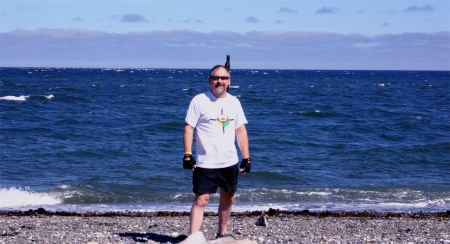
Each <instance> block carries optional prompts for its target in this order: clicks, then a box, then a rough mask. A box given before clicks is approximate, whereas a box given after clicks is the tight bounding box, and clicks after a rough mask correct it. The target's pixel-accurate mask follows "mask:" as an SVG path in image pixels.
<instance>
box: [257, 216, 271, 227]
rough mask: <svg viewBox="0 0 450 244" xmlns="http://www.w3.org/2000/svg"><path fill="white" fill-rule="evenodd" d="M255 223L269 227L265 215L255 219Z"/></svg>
mask: <svg viewBox="0 0 450 244" xmlns="http://www.w3.org/2000/svg"><path fill="white" fill-rule="evenodd" d="M256 225H258V226H265V227H269V221H268V220H267V215H262V216H260V217H259V218H258V220H257V221H256Z"/></svg>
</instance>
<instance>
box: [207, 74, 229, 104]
mask: <svg viewBox="0 0 450 244" xmlns="http://www.w3.org/2000/svg"><path fill="white" fill-rule="evenodd" d="M212 77H215V78H218V77H228V79H222V78H219V79H214V78H211V77H209V84H210V85H211V92H212V93H213V95H214V96H215V97H217V98H224V97H225V96H226V95H227V88H228V86H229V85H230V76H229V74H228V71H227V70H226V69H225V68H222V67H219V68H217V69H215V70H214V71H213V75H212Z"/></svg>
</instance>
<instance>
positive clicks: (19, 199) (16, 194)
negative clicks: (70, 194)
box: [0, 187, 62, 209]
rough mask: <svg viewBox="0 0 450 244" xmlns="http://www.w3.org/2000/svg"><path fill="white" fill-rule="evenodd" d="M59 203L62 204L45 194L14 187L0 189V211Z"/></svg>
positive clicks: (57, 199) (55, 198)
mask: <svg viewBox="0 0 450 244" xmlns="http://www.w3.org/2000/svg"><path fill="white" fill-rule="evenodd" d="M60 203H62V199H59V198H58V197H57V196H54V195H51V194H47V193H37V192H32V191H28V190H27V189H23V188H15V187H10V188H2V189H0V209H5V208H16V207H25V206H30V207H32V206H41V205H56V204H60Z"/></svg>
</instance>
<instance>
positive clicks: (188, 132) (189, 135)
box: [183, 123, 194, 153]
mask: <svg viewBox="0 0 450 244" xmlns="http://www.w3.org/2000/svg"><path fill="white" fill-rule="evenodd" d="M193 140H194V127H192V126H190V125H189V124H187V123H186V124H185V125H184V135H183V142H184V152H185V153H186V152H192V141H193Z"/></svg>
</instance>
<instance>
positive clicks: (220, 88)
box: [213, 85, 228, 95]
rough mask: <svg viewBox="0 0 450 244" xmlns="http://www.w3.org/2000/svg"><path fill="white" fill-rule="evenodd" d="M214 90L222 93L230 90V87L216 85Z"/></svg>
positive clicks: (219, 93) (218, 93)
mask: <svg viewBox="0 0 450 244" xmlns="http://www.w3.org/2000/svg"><path fill="white" fill-rule="evenodd" d="M213 90H214V91H215V93H216V94H217V95H222V94H224V93H226V92H227V91H228V87H227V86H226V85H220V86H217V85H216V86H214V87H213Z"/></svg>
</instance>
